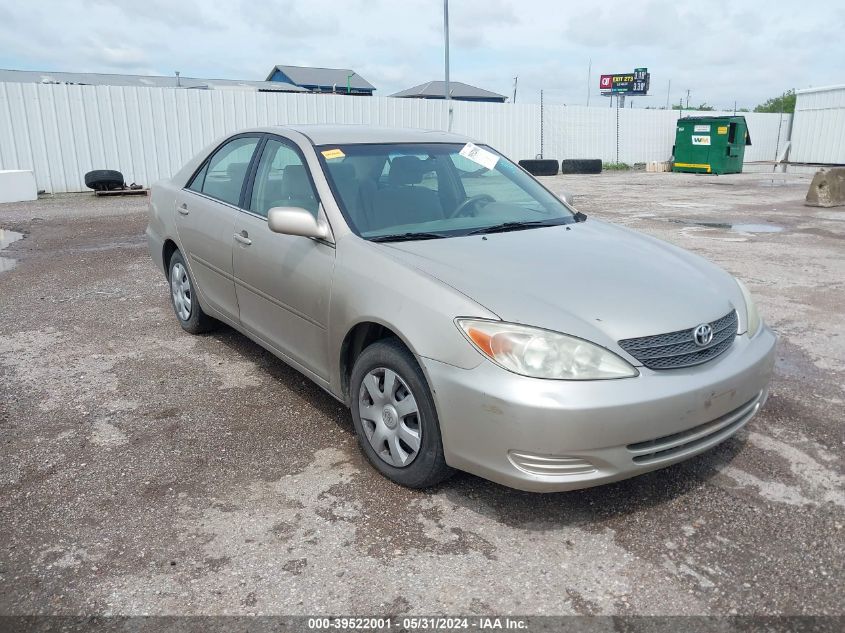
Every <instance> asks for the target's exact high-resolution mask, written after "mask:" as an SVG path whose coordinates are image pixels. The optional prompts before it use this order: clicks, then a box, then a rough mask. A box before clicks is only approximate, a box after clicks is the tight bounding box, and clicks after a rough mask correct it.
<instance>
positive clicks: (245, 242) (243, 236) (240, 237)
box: [232, 231, 252, 246]
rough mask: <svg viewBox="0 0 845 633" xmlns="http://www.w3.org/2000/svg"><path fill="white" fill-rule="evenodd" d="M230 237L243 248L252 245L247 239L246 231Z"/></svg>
mask: <svg viewBox="0 0 845 633" xmlns="http://www.w3.org/2000/svg"><path fill="white" fill-rule="evenodd" d="M232 237H234V238H235V241H236V242H240V243H241V244H243V245H244V246H249V245H250V244H252V240H251V239H249V233H247V232H246V231H241V232H240V233H235V234H234V235H233V236H232Z"/></svg>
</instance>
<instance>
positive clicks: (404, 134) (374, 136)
mask: <svg viewBox="0 0 845 633" xmlns="http://www.w3.org/2000/svg"><path fill="white" fill-rule="evenodd" d="M259 131H262V132H271V133H277V134H282V135H284V134H285V132H288V131H294V132H299V133H300V134H304V135H305V136H307V137H308V138H309V140H310V141H311V142H312V143H313V144H314V145H351V144H355V143H466V142H468V141H470V140H472V139H470V138H468V137H466V136H462V135H460V134H453V133H451V132H444V131H442V130H422V129H415V128H395V127H379V126H375V125H317V124H301V125H298V124H291V125H278V126H270V127H266V128H261V129H260V130H259Z"/></svg>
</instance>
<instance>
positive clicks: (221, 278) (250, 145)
mask: <svg viewBox="0 0 845 633" xmlns="http://www.w3.org/2000/svg"><path fill="white" fill-rule="evenodd" d="M259 140H260V136H258V135H239V136H236V137H233V138H231V139H229V140H228V141H226V142H225V143H224V144H223V145H221V146H220V147H219V148H218V149H217V150H216V151H215V152H214V153H213V154H212V155H211V157H210V158H209V159H208V160H207V161H206V162H205V164H204V165H203V167H202V168H201V169H200V170H199V171H198V172H197V173H196V174H195V175H194V177H193V179H192V180H191V181H190V182H189V183H188V186H187V187H185V188H184V189H183V190H182V191H181V192H180V193H179V194H178V195H177V196H176V229H177V232H178V234H179V241H180V242H181V244H182V249H183V250H184V251H185V254H186V256H187V260H188V266H189V267H190V270H191V274H192V275H193V278H194V281H195V283H196V284H197V286H198V287H199V291H200V295H201V297H202V299H203V303H204V306H203V307H208V308H211V310H212V313H213V312H214V311H216V312H219V313H220V314H222V315H223V316H225V317H228V318H229V319H231V320H234V321H237V319H238V302H237V296H236V294H235V282H234V272H233V269H232V243H233V241H234V232H235V222H236V220H237V216H238V210H239V207H240V204H241V197H242V194H243V189H244V183H245V180H246V175H247V174H248V173H249V167H250V164H251V161H252V157H253V154H254V153H255V149H256V147H257V146H258V142H259Z"/></svg>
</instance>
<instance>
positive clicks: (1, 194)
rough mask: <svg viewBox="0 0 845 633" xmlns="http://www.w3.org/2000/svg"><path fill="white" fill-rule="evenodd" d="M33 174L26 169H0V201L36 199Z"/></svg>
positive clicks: (36, 193) (36, 190)
mask: <svg viewBox="0 0 845 633" xmlns="http://www.w3.org/2000/svg"><path fill="white" fill-rule="evenodd" d="M37 199H38V189H37V188H36V186H35V176H34V175H33V173H32V172H31V171H30V170H28V169H3V170H0V202H21V201H22V200H37Z"/></svg>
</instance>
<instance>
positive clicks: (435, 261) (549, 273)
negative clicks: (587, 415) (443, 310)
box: [380, 219, 745, 347]
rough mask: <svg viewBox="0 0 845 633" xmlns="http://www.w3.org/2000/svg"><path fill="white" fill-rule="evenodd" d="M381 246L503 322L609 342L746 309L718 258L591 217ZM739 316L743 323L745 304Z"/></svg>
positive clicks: (670, 330) (676, 328) (672, 329)
mask: <svg viewBox="0 0 845 633" xmlns="http://www.w3.org/2000/svg"><path fill="white" fill-rule="evenodd" d="M380 246H382V247H387V248H388V249H389V250H390V251H391V252H392V254H393V255H394V256H395V257H397V258H399V259H400V260H401V261H403V262H404V263H406V264H408V265H411V266H414V267H416V268H418V269H419V270H421V271H423V272H425V273H427V274H429V275H431V276H433V277H435V278H437V279H439V280H440V281H442V282H443V283H445V284H448V285H449V286H452V287H453V288H455V289H456V290H458V291H460V292H461V293H463V294H465V295H467V296H468V297H470V298H472V299H473V300H475V301H476V302H477V303H479V304H481V305H482V306H484V307H485V308H487V309H488V310H490V311H491V312H493V313H495V314H497V315H498V316H499V317H500V318H501V319H503V320H505V321H511V322H515V323H523V324H526V325H533V326H537V327H542V328H546V329H550V330H555V331H558V332H565V333H567V334H572V335H575V336H580V337H582V338H586V339H589V340H593V341H595V342H598V343H600V344H604V345H606V346H612V347H616V341H619V340H621V339H626V338H633V337H638V336H648V335H652V334H661V333H664V332H672V331H676V330H681V329H684V328H692V327H695V326H696V325H698V324H699V323H703V322H708V321H713V320H715V319H717V318H719V317H722V316H724V315H725V314H727V313H728V312H729V311H730V310H731V309H732V308H733V307H735V306H744V304H743V303H742V295H741V294H740V291H739V288H738V286H737V284H736V283H735V282H734V280H733V278H732V277H731V276H730V275H728V274H727V273H726V272H724V271H723V270H722V269H720V268H718V267H717V266H715V265H714V264H711V263H710V262H708V261H707V260H705V259H702V258H701V257H698V256H696V255H693V254H692V253H689V252H687V251H684V250H683V249H680V248H677V247H675V246H672V245H670V244H667V243H665V242H662V241H660V240H657V239H655V238H652V237H649V236H646V235H643V234H640V233H636V232H634V231H631V230H629V229H625V228H623V227H619V226H616V225H613V224H608V223H605V222H600V221H597V220H593V219H590V220H589V221H587V222H581V223H578V224H571V225H566V226H555V227H548V228H537V229H530V230H523V231H512V232H509V233H493V234H489V235H483V236H482V235H474V236H465V237H457V238H450V239H440V240H425V241H417V242H393V243H384V244H381V245H380ZM738 312H739V315H740V320H741V323H742V324H743V325H744V318H745V315H744V309H743V310H738ZM456 316H472V315H456Z"/></svg>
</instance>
